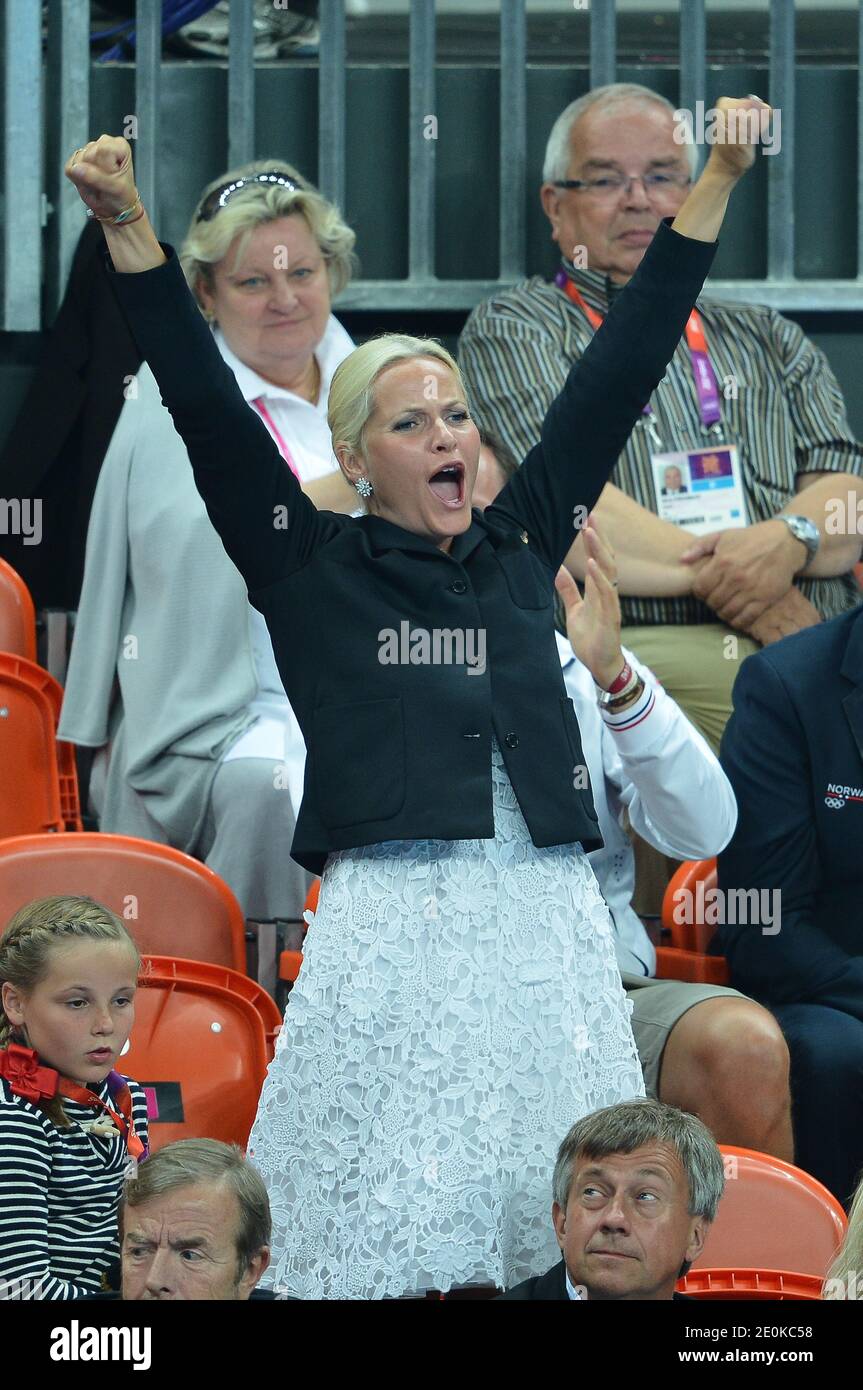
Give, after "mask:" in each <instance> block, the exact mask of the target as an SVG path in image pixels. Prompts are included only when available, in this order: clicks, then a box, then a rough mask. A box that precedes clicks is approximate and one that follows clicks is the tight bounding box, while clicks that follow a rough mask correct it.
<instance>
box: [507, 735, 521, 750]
mask: <svg viewBox="0 0 863 1390" xmlns="http://www.w3.org/2000/svg"><path fill="white" fill-rule="evenodd" d="M504 743H505V744H506V746H507V748H517V747H518V734H507V736H506V738H505V739H504Z"/></svg>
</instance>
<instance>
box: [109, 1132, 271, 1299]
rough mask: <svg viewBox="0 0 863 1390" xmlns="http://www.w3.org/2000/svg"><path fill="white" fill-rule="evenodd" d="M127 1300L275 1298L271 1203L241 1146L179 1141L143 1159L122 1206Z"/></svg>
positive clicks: (123, 1262) (122, 1252)
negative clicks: (262, 1283) (269, 1288)
mask: <svg viewBox="0 0 863 1390" xmlns="http://www.w3.org/2000/svg"><path fill="white" fill-rule="evenodd" d="M120 1235H121V1247H120V1248H121V1261H122V1274H123V1284H122V1288H123V1293H122V1297H123V1299H124V1301H126V1302H130V1301H135V1300H139V1299H140V1300H159V1301H164V1300H182V1299H219V1300H245V1299H248V1298H260V1297H262V1296H266V1297H272V1295H271V1294H262V1293H260V1292H255V1291H254V1290H255V1285H256V1284H257V1282H258V1280H259V1279H260V1278H261V1276H262V1275H263V1273H264V1271H265V1270H266V1268H267V1266H268V1264H269V1262H270V1204H269V1200H268V1198H267V1190H266V1188H265V1187H264V1183H263V1180H262V1178H261V1176H260V1174H259V1173H258V1172H257V1170H256V1169H255V1168H253V1167H252V1165H251V1164H250V1163H249V1162H248V1161H247V1160H246V1158H245V1156H244V1155H243V1152H242V1150H241V1149H239V1148H238V1147H237V1145H236V1144H222V1143H220V1142H218V1141H217V1140H215V1139H180V1140H177V1142H176V1143H173V1144H166V1145H165V1147H164V1148H162V1149H159V1150H158V1152H156V1153H154V1154H152V1155H151V1156H150V1157H149V1158H148V1159H147V1160H146V1161H145V1162H144V1163H141V1164H140V1165H139V1166H138V1168H137V1170H136V1172H135V1174H134V1176H133V1177H132V1178H131V1179H130V1180H129V1181H128V1182H127V1183H126V1188H125V1191H124V1194H123V1204H122V1206H121V1209H120Z"/></svg>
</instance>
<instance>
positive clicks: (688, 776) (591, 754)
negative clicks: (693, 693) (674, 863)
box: [555, 633, 737, 975]
mask: <svg viewBox="0 0 863 1390" xmlns="http://www.w3.org/2000/svg"><path fill="white" fill-rule="evenodd" d="M555 635H556V638H557V648H558V654H559V656H560V663H561V667H562V668H563V678H564V681H565V683H566V689H567V694H568V695H569V696H570V698H571V699H572V702H573V704H574V705H575V711H576V714H577V715H578V726H579V728H580V730H581V738H582V747H583V749H584V756H585V761H586V763H587V770H588V773H589V775H590V784H591V787H592V789H593V802H594V806H595V807H596V814H597V816H598V817H599V828H600V831H601V834H602V838H603V840H604V841H605V845H604V847H603V848H602V849H598V850H595V851H594V852H593V853H592V854H590V855H589V856H588V858H589V860H590V864H591V867H592V869H593V872H594V873H595V874H596V877H597V879H598V880H599V886H600V888H601V889H602V893H603V896H604V898H605V900H606V902H607V903H608V906H609V909H610V911H611V916H612V919H613V921H614V926H615V933H616V935H615V949H616V952H617V963H618V965H619V966H620V969H621V970H624V971H628V972H629V973H630V974H635V975H653V974H654V973H655V971H656V952H655V950H654V948H653V944H652V942H651V941H650V938H649V937H648V935H647V932H646V931H645V929H644V926H643V924H642V922H641V919H640V918H639V917H638V915H637V914H636V912H635V911H634V909H633V907H632V894H633V890H634V887H635V856H634V854H633V851H632V844H631V842H630V840H629V837H628V836H627V834H626V832H625V830H624V829H623V813H624V810H627V811H628V812H629V819H630V822H631V823H632V827H633V829H634V830H636V831H637V832H638V834H639V835H640V836H641V837H642V839H644V840H647V842H648V843H649V844H651V845H653V846H654V848H655V849H658V850H659V851H660V852H661V853H662V854H668V855H672V856H673V857H674V858H677V859H709V858H711V857H712V856H713V855H714V854H718V853H719V852H720V850H723V849H724V848H725V846H726V845H727V844H728V842H729V840H730V839H731V836H732V835H733V834H734V829H735V826H736V824H737V802H736V801H735V799H734V792H733V791H732V789H731V783H730V782H729V781H728V778H727V777H726V776H725V773H724V772H723V771H722V768H721V767H720V765H719V762H718V760H717V758H716V757H715V756H714V754H713V753H712V751H711V749H710V748H709V746H708V745H707V743H706V742H705V740H704V739H703V738H702V736H701V734H700V733H699V732H698V730H697V729H695V728H694V727H693V725H692V724H690V722H689V720H688V719H687V718H686V715H685V714H684V713H683V711H682V709H680V707H679V706H678V705H676V704H675V702H674V701H673V700H672V699H671V697H670V696H669V695H667V694H666V692H665V691H664V690H663V688H662V686H661V685H660V684H659V682H658V681H657V679H656V677H655V676H654V675H653V673H652V671H650V670H648V668H647V667H646V666H643V665H642V664H641V663H640V662H639V661H637V660H636V658H635V657H634V656H633V654H632V652H629V651H627V650H626V648H625V647H624V649H623V654H624V656H625V658H626V660H627V661H628V662H629V663H630V665H631V666H633V667H634V668H635V669H636V670H637V671H638V672H639V674H640V675H641V676H642V677H643V678H644V680H645V682H646V684H647V686H648V693H647V695H646V697H645V699H643V700H640V701H638V702H637V704H638V710H637V711H636V712H635V714H633V711H632V710H627V711H626V713H625V714H623V715H618V716H617V717H616V719H615V718H610V717H606V718H603V716H602V715H601V714H600V711H599V706H598V704H597V700H596V687H595V685H594V683H593V677H592V676H591V674H590V672H589V671H588V670H587V668H586V667H585V666H583V665H582V664H581V662H580V661H579V660H578V659H577V658H576V656H575V654H574V652H573V650H572V647H571V645H570V643H569V642H568V641H567V640H566V638H564V637H562V636H561V635H560V633H556V634H555ZM615 726H617V727H615Z"/></svg>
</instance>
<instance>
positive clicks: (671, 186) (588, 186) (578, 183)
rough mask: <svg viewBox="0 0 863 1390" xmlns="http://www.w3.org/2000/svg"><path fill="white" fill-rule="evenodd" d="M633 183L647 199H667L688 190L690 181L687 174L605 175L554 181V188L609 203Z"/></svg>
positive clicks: (627, 190) (626, 191) (598, 201)
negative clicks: (593, 177) (678, 192)
mask: <svg viewBox="0 0 863 1390" xmlns="http://www.w3.org/2000/svg"><path fill="white" fill-rule="evenodd" d="M634 183H640V184H641V186H642V188H643V189H644V191H645V193H646V194H647V196H648V198H662V197H668V196H670V194H672V193H674V192H676V191H677V190H678V189H681V188H688V187H689V185H690V184H691V183H692V179H691V178H690V177H689V175H688V174H641V175H638V174H634V175H633V176H632V177H631V178H630V177H627V176H626V175H625V174H606V175H605V176H604V177H603V178H601V179H555V180H554V187H555V188H571V189H573V190H574V192H576V193H584V194H586V195H587V197H588V198H593V199H594V200H595V201H596V202H597V203H610V202H613V201H614V200H615V199H616V198H619V197H620V195H621V193H623V192H625V193H626V195H627V197H628V196H629V190H630V188H631V187H632V185H633V184H634Z"/></svg>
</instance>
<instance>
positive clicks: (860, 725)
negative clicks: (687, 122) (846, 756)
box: [842, 608, 863, 759]
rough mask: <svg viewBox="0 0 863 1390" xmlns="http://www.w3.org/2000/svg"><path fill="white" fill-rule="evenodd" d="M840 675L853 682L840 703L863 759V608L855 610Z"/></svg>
mask: <svg viewBox="0 0 863 1390" xmlns="http://www.w3.org/2000/svg"><path fill="white" fill-rule="evenodd" d="M842 675H843V676H845V677H846V679H847V680H850V681H853V682H854V689H853V690H852V691H851V692H850V693H849V694H848V695H846V696H845V698H844V699H843V701H842V704H843V707H844V709H845V716H846V718H847V720H848V723H849V724H850V725H851V733H852V735H853V737H854V742H855V743H856V744H857V748H858V750H859V753H860V757H861V759H863V608H859V609H858V610H857V614H856V616H855V619H854V622H853V623H852V624H851V636H850V637H849V639H848V645H847V647H846V648H845V656H844V659H843V661H842Z"/></svg>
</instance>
